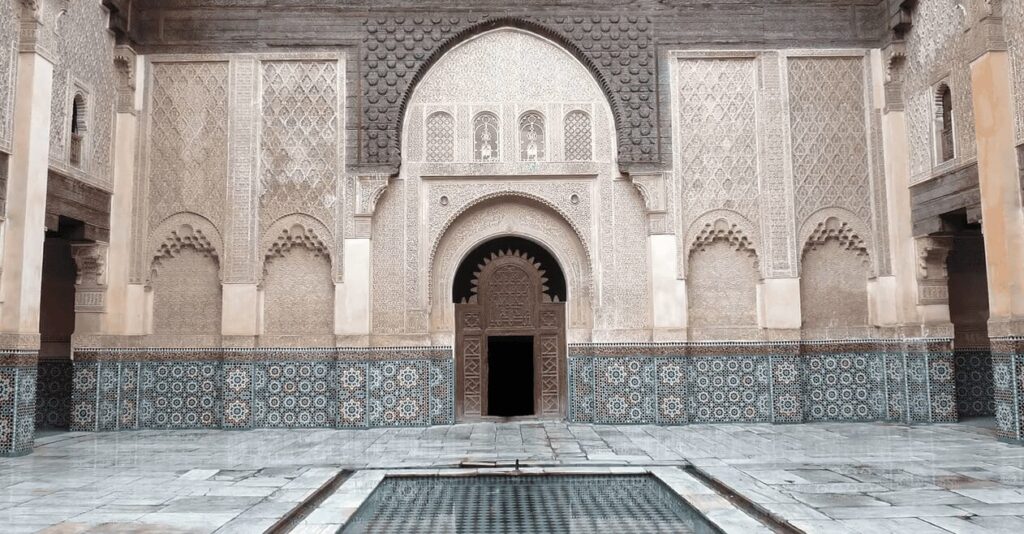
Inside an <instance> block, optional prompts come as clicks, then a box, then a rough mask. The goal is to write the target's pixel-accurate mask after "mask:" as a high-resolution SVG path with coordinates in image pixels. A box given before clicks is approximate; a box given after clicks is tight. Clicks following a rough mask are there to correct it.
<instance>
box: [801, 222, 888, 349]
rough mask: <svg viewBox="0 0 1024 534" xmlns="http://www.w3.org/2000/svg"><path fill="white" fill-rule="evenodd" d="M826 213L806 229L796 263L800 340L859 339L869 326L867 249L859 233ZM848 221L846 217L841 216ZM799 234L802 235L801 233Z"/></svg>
mask: <svg viewBox="0 0 1024 534" xmlns="http://www.w3.org/2000/svg"><path fill="white" fill-rule="evenodd" d="M843 215H844V214H842V213H838V212H836V211H835V210H826V211H823V212H820V213H818V214H817V216H816V217H814V218H812V220H817V221H818V222H817V223H816V224H813V225H811V224H808V225H807V228H805V232H806V238H805V240H804V246H803V251H802V253H801V259H800V310H801V316H802V317H801V319H802V323H803V329H804V331H805V336H807V337H810V338H828V339H834V338H843V337H862V336H863V335H864V334H865V330H866V329H867V328H868V326H869V322H870V314H869V300H868V289H867V283H868V278H869V277H870V276H871V265H870V255H869V253H868V246H867V245H866V244H865V243H864V240H863V239H861V237H860V234H859V232H857V231H856V230H855V229H854V228H855V226H858V225H855V224H850V223H848V222H845V221H844V220H842V219H840V217H843ZM845 215H846V217H843V219H847V220H850V219H848V217H850V216H852V215H851V214H845ZM802 235H803V233H802Z"/></svg>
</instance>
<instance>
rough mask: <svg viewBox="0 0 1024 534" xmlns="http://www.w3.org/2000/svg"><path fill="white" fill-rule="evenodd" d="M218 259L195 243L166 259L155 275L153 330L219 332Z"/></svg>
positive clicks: (162, 332)
mask: <svg viewBox="0 0 1024 534" xmlns="http://www.w3.org/2000/svg"><path fill="white" fill-rule="evenodd" d="M218 270H219V269H218V266H217V260H216V259H215V258H213V257H211V256H210V255H209V253H207V252H202V251H199V250H197V249H196V248H194V247H191V246H188V247H183V248H182V249H181V250H180V251H179V252H178V253H177V254H175V255H174V256H172V257H168V258H165V259H163V261H161V262H160V266H159V268H158V269H156V273H155V274H154V275H153V281H152V287H153V333H154V334H157V335H181V336H197V335H219V334H220V325H221V312H220V310H221V296H220V276H219V274H218Z"/></svg>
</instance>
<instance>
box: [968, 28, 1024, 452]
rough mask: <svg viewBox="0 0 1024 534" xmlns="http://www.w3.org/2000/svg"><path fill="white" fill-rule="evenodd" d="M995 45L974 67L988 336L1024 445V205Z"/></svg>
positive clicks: (1002, 400) (1011, 428)
mask: <svg viewBox="0 0 1024 534" xmlns="http://www.w3.org/2000/svg"><path fill="white" fill-rule="evenodd" d="M998 48H999V47H990V48H988V50H986V51H985V52H984V53H982V54H980V56H979V57H978V59H976V60H974V61H973V62H972V63H971V89H972V93H973V104H974V117H975V120H976V128H975V139H976V142H977V147H978V187H979V190H980V192H981V215H982V231H983V232H984V235H985V264H986V268H987V274H988V298H989V328H988V330H989V336H991V338H992V366H993V375H994V379H995V388H996V394H995V397H996V423H997V425H998V427H999V433H1000V435H1001V436H1002V437H1005V438H1009V439H1021V438H1022V437H1024V436H1022V433H1021V421H1022V419H1024V400H1022V398H1021V397H1022V395H1021V389H1022V388H1021V386H1022V380H1021V372H1022V370H1024V365H1022V364H1024V343H1021V342H1020V340H1021V339H1022V337H1021V336H1022V335H1024V268H1021V266H1022V265H1024V205H1022V199H1021V187H1020V174H1019V170H1018V162H1017V154H1016V150H1015V147H1014V123H1013V122H1014V116H1015V115H1014V102H1013V91H1012V87H1011V82H1010V80H1011V73H1010V58H1009V56H1008V54H1007V52H1005V51H1003V50H1000V49H998Z"/></svg>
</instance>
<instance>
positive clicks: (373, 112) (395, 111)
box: [360, 15, 660, 166]
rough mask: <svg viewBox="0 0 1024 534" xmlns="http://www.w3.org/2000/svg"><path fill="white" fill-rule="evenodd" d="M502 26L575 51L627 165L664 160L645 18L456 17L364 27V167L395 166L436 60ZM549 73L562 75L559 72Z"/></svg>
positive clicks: (378, 21) (382, 21)
mask: <svg viewBox="0 0 1024 534" xmlns="http://www.w3.org/2000/svg"><path fill="white" fill-rule="evenodd" d="M502 26H513V27H519V28H524V29H528V30H531V31H534V32H537V33H539V34H541V35H544V36H545V37H547V38H550V39H554V40H556V41H557V42H558V43H559V45H561V46H564V47H567V49H569V50H571V51H572V52H573V53H574V55H575V56H576V58H577V59H578V60H579V61H580V63H583V64H584V65H586V68H587V70H589V71H591V72H592V73H593V75H592V77H596V78H597V79H598V80H599V82H600V85H601V89H602V92H603V93H604V94H605V95H607V96H606V98H607V99H610V100H612V101H613V107H614V112H615V115H616V121H615V122H616V127H617V128H618V130H619V136H620V137H621V138H622V139H624V140H628V141H625V143H626V144H623V145H620V146H619V147H618V160H619V161H620V162H622V163H623V164H626V165H628V164H631V163H656V162H658V161H659V158H660V154H659V151H658V144H657V131H658V123H657V118H656V117H657V113H656V104H655V92H656V84H657V75H656V68H655V63H656V62H655V56H654V47H653V45H652V43H651V34H650V30H651V24H650V21H649V20H648V19H647V17H643V16H633V15H627V16H621V15H607V16H605V15H595V16H592V17H578V16H577V17H568V16H552V17H543V16H541V17H529V18H512V17H506V18H501V17H493V18H491V17H488V16H487V15H483V16H478V15H469V16H458V15H453V16H448V17H441V16H429V17H428V16H420V17H394V18H388V17H381V18H373V19H368V20H366V21H365V23H364V28H365V34H364V37H363V43H362V59H363V61H362V62H361V63H360V65H361V74H362V77H363V81H364V87H365V89H364V95H363V96H364V102H363V117H364V118H363V120H364V123H363V126H362V132H361V134H362V136H363V139H362V142H361V154H360V156H361V157H360V163H364V164H368V165H389V166H394V165H397V164H398V162H399V161H398V160H399V150H398V142H397V141H398V135H399V130H400V128H399V125H400V124H401V121H403V120H405V117H404V115H405V114H406V113H405V112H406V104H407V102H408V101H409V99H410V95H409V93H410V92H411V90H412V89H413V88H414V87H415V86H416V82H417V81H418V80H419V79H420V78H421V77H422V76H424V73H426V72H427V71H428V69H430V70H432V69H433V68H434V61H436V60H437V59H438V58H439V57H442V55H444V53H445V52H447V51H448V50H449V49H452V50H457V49H458V46H457V45H459V44H460V43H461V42H462V41H464V40H465V39H466V38H467V37H471V36H473V35H475V34H478V33H480V32H483V31H487V30H489V29H493V28H496V27H502ZM453 47H454V48H453ZM625 57H629V58H630V61H629V65H630V67H629V68H627V67H626V62H625V61H624V60H623V59H622V58H625ZM536 64H537V63H536V62H535V61H534V59H533V58H531V57H530V56H518V57H515V58H513V61H511V62H509V63H508V64H507V66H509V67H511V68H522V69H530V68H532V66H533V65H536ZM546 72H547V73H548V74H549V75H551V76H552V77H557V76H558V72H557V70H554V69H550V70H546ZM478 79H485V78H478Z"/></svg>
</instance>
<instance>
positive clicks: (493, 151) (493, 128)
mask: <svg viewBox="0 0 1024 534" xmlns="http://www.w3.org/2000/svg"><path fill="white" fill-rule="evenodd" d="M499 133H500V131H499V129H498V116H497V115H495V114H493V113H490V112H486V111H485V112H483V113H480V114H478V115H477V116H476V117H474V118H473V160H474V161H483V162H488V161H498V160H499V159H501V149H500V146H501V142H500V139H501V138H500V136H499Z"/></svg>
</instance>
